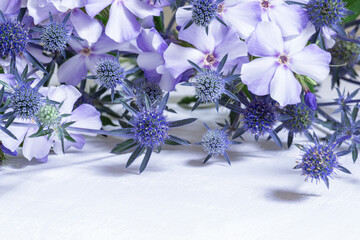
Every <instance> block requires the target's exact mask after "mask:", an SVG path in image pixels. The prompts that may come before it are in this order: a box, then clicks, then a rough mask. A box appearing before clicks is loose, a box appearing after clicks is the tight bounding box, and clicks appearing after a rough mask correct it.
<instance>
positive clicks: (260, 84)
mask: <svg viewBox="0 0 360 240" xmlns="http://www.w3.org/2000/svg"><path fill="white" fill-rule="evenodd" d="M314 32H315V29H314V27H313V26H311V25H308V27H307V28H306V29H305V30H304V31H303V32H302V33H301V35H299V36H297V37H296V38H292V39H291V40H288V41H284V39H283V37H282V34H281V31H280V29H279V27H278V26H277V25H276V24H275V23H273V22H261V23H259V24H258V26H257V28H256V30H255V31H254V32H253V34H252V35H251V36H250V38H249V40H248V48H249V53H250V54H251V55H253V56H257V57H260V58H257V59H255V60H253V61H251V62H250V63H247V64H244V65H243V67H242V70H241V74H242V76H241V79H242V81H243V82H244V83H245V84H246V85H247V86H248V88H249V90H250V91H251V92H252V93H254V94H256V95H267V94H270V95H271V97H272V98H273V99H274V100H276V101H278V102H279V104H280V105H281V106H285V105H287V104H296V103H299V102H300V93H301V89H302V88H301V85H300V83H299V81H298V80H297V79H296V78H295V76H294V73H296V74H300V75H305V76H308V77H311V78H312V79H314V80H315V81H317V82H321V81H322V80H324V79H325V78H326V77H327V76H328V74H329V71H330V68H329V63H330V60H331V55H330V53H328V52H326V51H324V50H322V49H320V48H319V47H318V46H317V45H315V44H310V45H308V46H306V44H307V42H308V39H309V38H310V37H311V36H312V35H313V34H314Z"/></svg>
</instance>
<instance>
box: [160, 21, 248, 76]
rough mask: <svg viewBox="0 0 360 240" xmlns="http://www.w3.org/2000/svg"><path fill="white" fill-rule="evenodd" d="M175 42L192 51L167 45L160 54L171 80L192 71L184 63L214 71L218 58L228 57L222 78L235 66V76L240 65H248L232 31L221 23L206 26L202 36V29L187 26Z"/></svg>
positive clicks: (241, 44)
mask: <svg viewBox="0 0 360 240" xmlns="http://www.w3.org/2000/svg"><path fill="white" fill-rule="evenodd" d="M179 39H181V40H183V41H187V42H189V43H191V44H192V45H193V46H194V47H195V48H191V47H182V46H179V45H177V44H174V43H171V44H170V45H169V47H168V48H167V49H166V50H165V52H164V59H165V67H166V68H167V69H168V71H169V72H170V73H171V75H172V76H173V77H174V78H177V77H179V76H180V74H182V73H183V72H185V71H186V70H188V69H191V68H193V67H192V66H191V64H190V63H189V62H188V60H190V61H192V62H194V63H195V64H197V65H198V66H199V67H202V68H206V69H212V70H216V68H217V66H218V65H219V63H220V61H221V59H222V58H223V57H224V56H225V55H226V54H228V58H227V61H226V63H225V66H224V68H223V72H224V74H225V75H226V74H227V73H230V72H231V71H232V70H233V68H234V67H235V66H238V68H237V70H236V71H235V73H238V72H239V71H240V67H241V65H242V64H243V63H244V62H248V57H247V56H248V55H247V47H246V44H245V42H243V41H241V40H240V39H239V37H238V36H237V34H236V33H235V31H234V30H232V29H228V28H226V27H225V26H223V25H222V24H220V23H219V24H211V25H209V32H208V34H206V32H205V31H204V29H203V28H202V27H198V26H195V25H194V26H191V27H189V28H187V29H185V30H183V31H181V32H179Z"/></svg>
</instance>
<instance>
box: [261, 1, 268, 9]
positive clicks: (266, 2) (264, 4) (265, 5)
mask: <svg viewBox="0 0 360 240" xmlns="http://www.w3.org/2000/svg"><path fill="white" fill-rule="evenodd" d="M260 5H261V7H263V8H269V7H270V2H269V1H268V0H262V1H261V2H260Z"/></svg>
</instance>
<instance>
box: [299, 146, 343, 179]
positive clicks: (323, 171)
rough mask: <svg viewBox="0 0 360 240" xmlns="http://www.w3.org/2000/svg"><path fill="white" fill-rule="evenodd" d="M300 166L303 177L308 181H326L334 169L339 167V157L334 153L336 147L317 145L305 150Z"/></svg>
mask: <svg viewBox="0 0 360 240" xmlns="http://www.w3.org/2000/svg"><path fill="white" fill-rule="evenodd" d="M304 151H305V152H304V154H303V155H302V157H301V162H300V164H299V165H298V167H299V168H301V169H302V173H303V175H305V176H306V179H305V180H307V179H308V178H310V179H311V180H314V179H315V180H316V181H319V180H324V179H325V178H327V177H329V176H330V175H331V174H332V173H333V172H334V169H335V168H336V167H337V166H338V165H339V163H338V161H337V156H336V154H335V152H334V146H329V145H326V144H325V145H323V144H320V143H316V144H315V146H311V147H308V148H305V150H304Z"/></svg>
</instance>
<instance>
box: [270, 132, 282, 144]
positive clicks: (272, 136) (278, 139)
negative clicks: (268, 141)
mask: <svg viewBox="0 0 360 240" xmlns="http://www.w3.org/2000/svg"><path fill="white" fill-rule="evenodd" d="M269 134H270V136H271V138H272V139H273V140H274V142H275V143H276V144H277V145H278V146H279V147H280V148H282V147H283V145H282V143H281V140H280V138H279V136H278V135H277V134H276V132H274V131H270V132H269Z"/></svg>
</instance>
